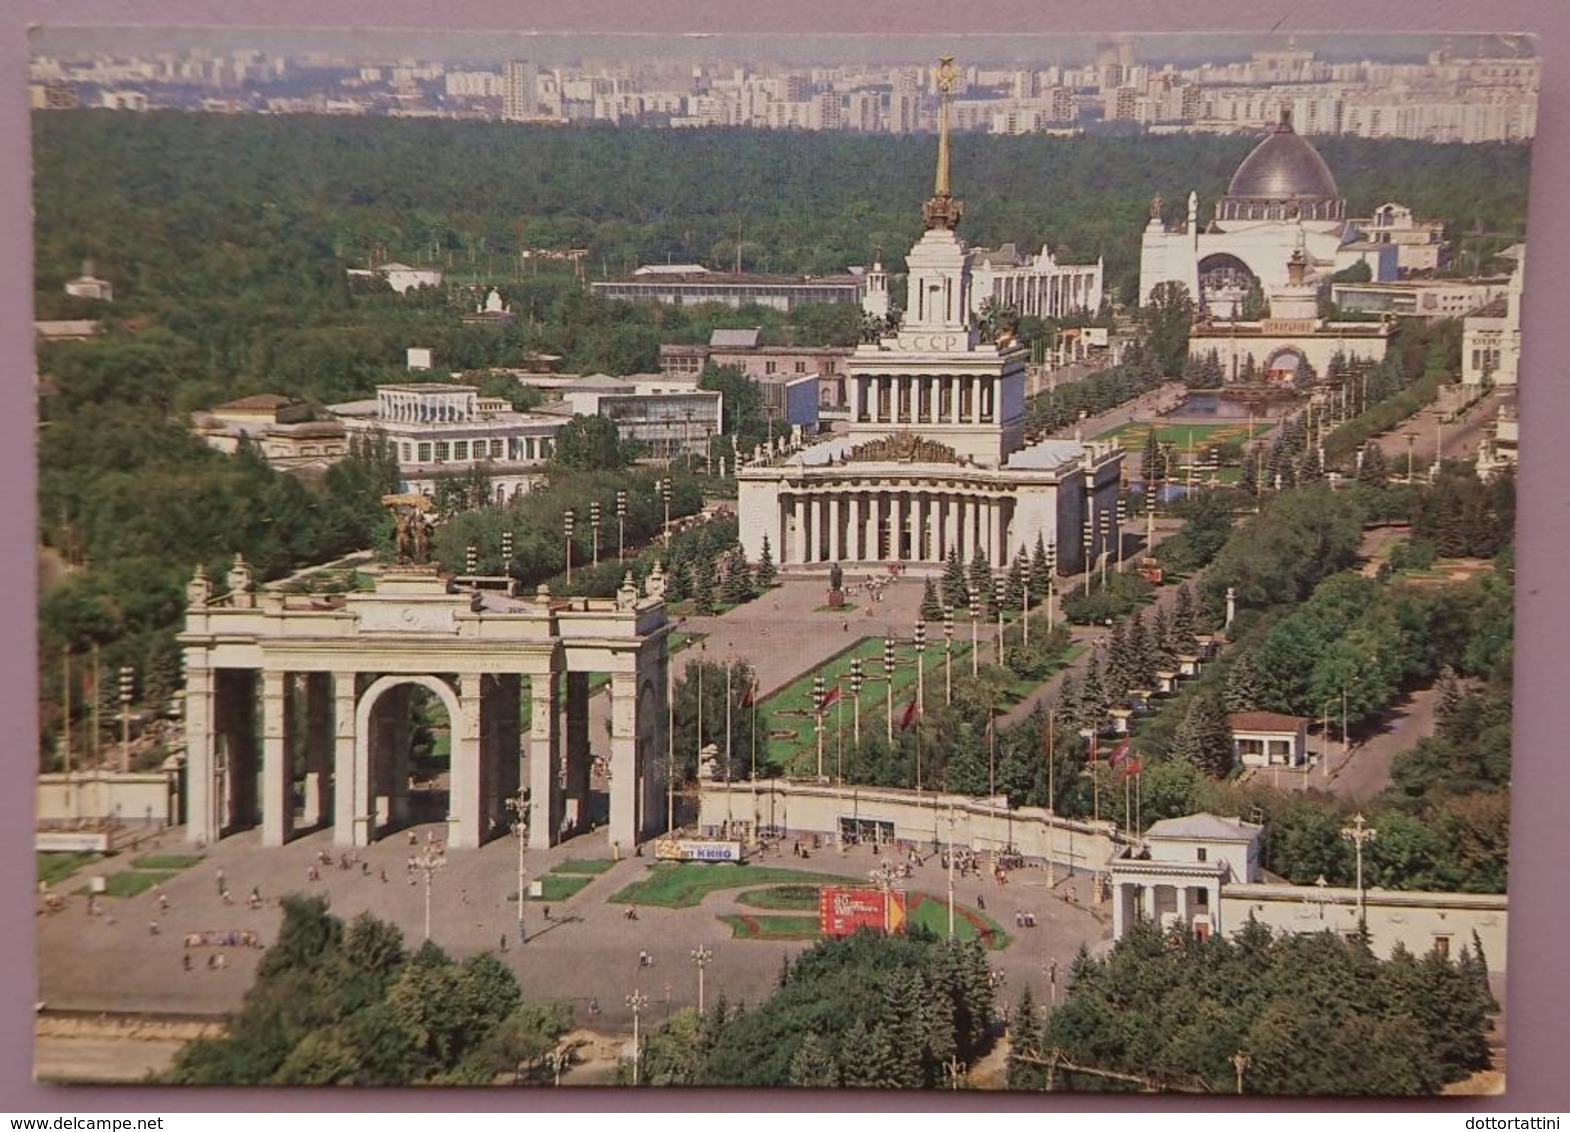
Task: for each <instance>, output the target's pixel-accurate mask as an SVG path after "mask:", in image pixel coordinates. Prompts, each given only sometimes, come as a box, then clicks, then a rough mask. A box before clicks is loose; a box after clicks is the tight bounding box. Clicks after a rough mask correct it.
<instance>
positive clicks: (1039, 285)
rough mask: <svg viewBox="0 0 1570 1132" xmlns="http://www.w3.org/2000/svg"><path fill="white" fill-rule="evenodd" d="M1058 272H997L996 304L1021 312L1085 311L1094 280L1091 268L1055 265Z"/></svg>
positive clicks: (1056, 313)
mask: <svg viewBox="0 0 1570 1132" xmlns="http://www.w3.org/2000/svg"><path fill="white" fill-rule="evenodd" d="M1058 270H1059V271H1062V272H1063V273H1062V274H1060V275H1042V274H1040V273H1039V272H1038V271H1029V272H1027V271H1021V272H1019V273H1018V274H1014V273H1003V272H1000V273H999V274H998V277H997V279H996V280H995V283H994V288H993V291H994V293H993V298H994V299H996V300H997V303H998V305H999V306H1005V307H1011V308H1013V309H1014V310H1016V311H1018V312H1019V313H1020V314H1022V315H1033V316H1037V317H1040V318H1062V317H1064V316H1065V315H1071V314H1074V313H1076V312H1078V311H1083V310H1088V309H1090V307H1091V303H1090V302H1089V298H1090V291H1091V288H1092V286H1093V285H1094V283H1095V272H1096V269H1095V268H1094V267H1085V268H1079V269H1075V268H1072V267H1070V268H1067V269H1066V270H1065V269H1064V268H1062V267H1060V268H1058Z"/></svg>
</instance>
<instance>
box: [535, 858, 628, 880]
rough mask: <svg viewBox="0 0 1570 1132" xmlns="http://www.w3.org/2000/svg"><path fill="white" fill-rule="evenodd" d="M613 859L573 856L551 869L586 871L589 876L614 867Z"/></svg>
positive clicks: (555, 870) (574, 871)
mask: <svg viewBox="0 0 1570 1132" xmlns="http://www.w3.org/2000/svg"><path fill="white" fill-rule="evenodd" d="M615 865H616V862H615V861H612V860H611V859H610V858H608V857H575V858H573V859H572V860H570V861H563V862H561V863H560V864H559V865H556V866H555V867H554V868H552V869H551V872H553V873H588V874H589V875H590V876H599V875H600V874H601V873H603V872H607V871H609V870H610V869H612V868H614V867H615Z"/></svg>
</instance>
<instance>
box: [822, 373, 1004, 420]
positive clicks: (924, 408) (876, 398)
mask: <svg viewBox="0 0 1570 1132" xmlns="http://www.w3.org/2000/svg"><path fill="white" fill-rule="evenodd" d="M998 381H999V378H997V377H989V376H979V377H971V376H968V375H964V374H943V375H936V374H935V375H930V376H929V375H926V374H910V375H893V376H887V377H885V376H867V375H860V376H856V377H854V378H853V379H852V383H853V385H854V392H853V393H852V394H851V396H852V399H853V401H854V404H853V405H852V409H853V410H854V416H855V419H856V421H857V423H859V424H889V425H895V424H954V425H967V424H969V425H976V424H993V423H994V422H995V421H996V419H997V388H998Z"/></svg>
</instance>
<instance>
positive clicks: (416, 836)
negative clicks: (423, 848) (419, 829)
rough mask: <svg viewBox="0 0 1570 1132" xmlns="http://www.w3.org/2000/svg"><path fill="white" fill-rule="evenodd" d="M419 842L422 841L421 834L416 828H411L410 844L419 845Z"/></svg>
mask: <svg viewBox="0 0 1570 1132" xmlns="http://www.w3.org/2000/svg"><path fill="white" fill-rule="evenodd" d="M419 843H420V837H419V834H417V833H415V832H414V830H412V829H411V830H410V831H409V844H410V845H418V844H419Z"/></svg>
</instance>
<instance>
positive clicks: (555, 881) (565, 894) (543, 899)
mask: <svg viewBox="0 0 1570 1132" xmlns="http://www.w3.org/2000/svg"><path fill="white" fill-rule="evenodd" d="M593 879H594V877H593V876H592V875H587V874H583V873H566V874H562V873H546V874H545V875H544V876H540V877H535V878H533V880H534V881H538V882H539V885H540V895H538V896H535V895H534V894H533V893H532V892H531V893H529V894H528V895H527V896H525V899H526V900H530V901H533V902H536V903H539V904H548V903H550V902H551V901H553V900H555V901H562V900H566V899H568V898H570V897H573V896H576V895H577V894H578V893H580V892H582V891H583V890H584V889H585V888H586V887H587V886H588V884H589V882H590V881H592V880H593ZM531 883H532V882H531ZM507 899H508V900H511V901H512V902H513V903H515V904H516V903H517V902H518V894H517V893H516V892H514V893H510V894H509V895H508V897H507Z"/></svg>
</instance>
